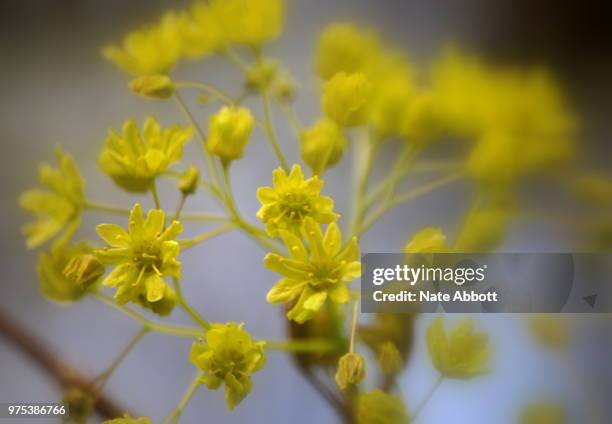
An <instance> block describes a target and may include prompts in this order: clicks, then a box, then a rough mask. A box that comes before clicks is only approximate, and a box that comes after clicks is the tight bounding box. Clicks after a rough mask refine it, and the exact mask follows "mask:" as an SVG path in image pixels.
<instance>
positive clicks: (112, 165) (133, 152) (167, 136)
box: [99, 117, 193, 192]
mask: <svg viewBox="0 0 612 424" xmlns="http://www.w3.org/2000/svg"><path fill="white" fill-rule="evenodd" d="M192 132H193V131H192V129H191V128H188V127H187V128H182V127H179V126H178V125H174V126H172V127H169V128H164V129H162V128H161V126H160V124H159V122H157V120H156V119H155V118H153V117H149V118H147V119H146V120H145V122H144V124H143V127H142V131H140V130H139V129H138V126H137V124H136V121H135V120H134V119H129V120H127V121H125V122H124V124H123V134H119V133H117V132H116V131H115V130H113V129H111V130H110V131H109V133H108V137H107V138H106V141H105V143H104V148H103V149H102V152H101V153H100V159H99V163H100V167H101V168H102V170H103V171H104V172H105V173H106V174H108V175H109V176H110V177H111V178H112V179H113V181H115V183H116V184H117V185H119V186H120V187H122V188H124V189H126V190H128V191H132V192H145V191H148V190H150V189H151V184H152V183H153V181H154V179H155V177H157V176H158V175H160V174H162V173H163V172H164V171H166V170H167V169H168V167H170V166H171V165H173V164H174V163H176V162H178V161H179V160H180V159H181V156H182V155H183V146H184V145H185V143H187V142H188V141H189V139H190V138H191V135H192Z"/></svg>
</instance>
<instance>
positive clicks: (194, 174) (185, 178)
mask: <svg viewBox="0 0 612 424" xmlns="http://www.w3.org/2000/svg"><path fill="white" fill-rule="evenodd" d="M199 181H200V171H199V170H198V168H196V167H195V166H193V165H191V166H190V167H189V168H187V169H186V170H185V172H183V173H182V174H181V176H180V178H179V181H178V188H179V190H180V191H181V193H183V194H184V195H185V196H187V195H190V194H193V193H195V192H196V190H197V188H198V182H199Z"/></svg>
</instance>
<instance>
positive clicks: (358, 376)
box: [335, 352, 366, 390]
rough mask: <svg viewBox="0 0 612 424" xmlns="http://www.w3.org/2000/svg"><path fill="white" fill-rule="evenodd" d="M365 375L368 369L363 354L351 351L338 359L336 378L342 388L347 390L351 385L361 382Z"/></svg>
mask: <svg viewBox="0 0 612 424" xmlns="http://www.w3.org/2000/svg"><path fill="white" fill-rule="evenodd" d="M365 376H366V369H365V360H364V359H363V356H361V355H359V354H357V353H353V352H349V353H347V354H345V355H343V356H342V357H341V358H340V359H339V360H338V370H337V371H336V376H335V380H336V384H337V385H338V387H340V389H341V390H346V388H347V387H349V385H352V384H359V383H361V382H362V381H363V379H364V378H365Z"/></svg>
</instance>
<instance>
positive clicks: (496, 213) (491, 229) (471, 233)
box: [455, 207, 509, 253]
mask: <svg viewBox="0 0 612 424" xmlns="http://www.w3.org/2000/svg"><path fill="white" fill-rule="evenodd" d="M508 219H509V212H507V211H506V210H503V209H499V208H494V207H486V208H477V209H474V210H472V211H470V212H469V213H468V215H467V217H466V218H465V220H464V222H463V225H462V226H461V228H460V229H459V234H458V235H457V240H456V242H455V251H457V252H467V253H478V252H489V251H492V250H495V249H496V248H497V247H498V246H499V245H500V244H501V243H502V241H503V239H504V237H505V235H506V227H507V224H508Z"/></svg>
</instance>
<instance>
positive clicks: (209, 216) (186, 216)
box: [181, 213, 229, 222]
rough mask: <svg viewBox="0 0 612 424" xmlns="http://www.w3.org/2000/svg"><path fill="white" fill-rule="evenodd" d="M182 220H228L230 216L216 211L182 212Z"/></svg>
mask: <svg viewBox="0 0 612 424" xmlns="http://www.w3.org/2000/svg"><path fill="white" fill-rule="evenodd" d="M181 220H183V221H194V222H226V221H228V220H229V218H228V217H227V216H225V215H221V214H215V213H182V214H181Z"/></svg>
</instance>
